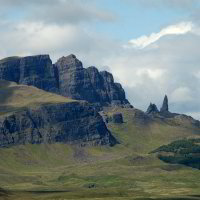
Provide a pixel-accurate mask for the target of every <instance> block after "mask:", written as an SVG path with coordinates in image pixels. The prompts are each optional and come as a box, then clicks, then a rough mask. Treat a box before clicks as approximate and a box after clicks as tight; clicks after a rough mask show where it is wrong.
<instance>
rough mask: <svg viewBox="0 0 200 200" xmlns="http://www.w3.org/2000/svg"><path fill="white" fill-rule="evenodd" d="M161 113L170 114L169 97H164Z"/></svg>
mask: <svg viewBox="0 0 200 200" xmlns="http://www.w3.org/2000/svg"><path fill="white" fill-rule="evenodd" d="M160 112H169V108H168V98H167V95H165V97H164V100H163V104H162V107H161V108H160Z"/></svg>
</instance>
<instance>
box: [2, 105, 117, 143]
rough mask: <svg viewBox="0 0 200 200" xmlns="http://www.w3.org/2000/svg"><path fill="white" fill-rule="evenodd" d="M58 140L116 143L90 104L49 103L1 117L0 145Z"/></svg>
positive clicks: (66, 141) (65, 141)
mask: <svg viewBox="0 0 200 200" xmlns="http://www.w3.org/2000/svg"><path fill="white" fill-rule="evenodd" d="M55 142H61V143H70V144H79V145H111V146H112V145H114V144H116V143H117V141H116V139H115V138H114V137H113V136H112V135H111V133H110V132H109V130H108V129H107V127H106V125H105V123H104V122H103V119H102V117H101V116H100V115H99V114H98V113H97V112H96V111H95V110H94V109H93V108H92V107H91V106H89V105H88V104H87V103H80V102H71V103H58V104H48V105H42V106H40V107H38V108H27V109H24V110H21V111H18V112H15V113H12V114H10V115H6V116H1V117H0V147H10V146H14V145H20V144H40V143H55Z"/></svg>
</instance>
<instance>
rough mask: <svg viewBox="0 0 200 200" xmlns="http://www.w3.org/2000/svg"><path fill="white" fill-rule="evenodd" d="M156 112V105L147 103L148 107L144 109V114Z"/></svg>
mask: <svg viewBox="0 0 200 200" xmlns="http://www.w3.org/2000/svg"><path fill="white" fill-rule="evenodd" d="M158 112H159V111H158V108H157V106H156V105H155V104H152V103H150V105H149V107H148V109H147V111H146V114H155V113H158Z"/></svg>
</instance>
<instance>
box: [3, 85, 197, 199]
mask: <svg viewBox="0 0 200 200" xmlns="http://www.w3.org/2000/svg"><path fill="white" fill-rule="evenodd" d="M3 84H4V83H1V87H0V91H4V94H6V95H3V97H2V95H1V97H0V98H1V106H2V108H3V109H4V111H3V112H4V113H6V112H8V110H7V109H8V108H6V107H5V105H6V106H8V107H15V108H22V107H24V106H30V105H31V106H35V105H37V104H38V103H39V104H40V103H54V102H66V101H71V100H69V99H66V98H64V97H61V96H58V95H55V94H51V93H47V92H43V91H41V90H39V89H36V88H34V87H29V86H18V85H16V84H13V83H9V84H8V82H5V84H4V85H3ZM1 88H3V89H2V90H1ZM5 88H7V89H5ZM27 88H28V91H27ZM9 91H10V93H9ZM24 91H26V92H24ZM7 92H8V93H7ZM14 98H15V99H17V100H15V101H14V100H13V99H14ZM104 112H105V114H108V115H111V114H112V113H114V112H122V113H123V117H124V123H123V124H114V123H109V124H108V128H109V129H110V130H111V132H112V134H113V135H114V136H115V137H116V138H117V139H118V140H119V142H120V144H118V145H116V146H114V147H107V146H103V147H79V146H70V145H65V144H48V145H45V144H41V145H24V146H23V145H22V146H16V147H13V148H1V149H0V158H1V161H0V188H3V189H0V199H8V200H11V199H12V200H35V199H37V200H49V199H50V200H61V199H62V200H64V199H83V198H84V199H85V200H86V199H106V200H108V199H109V200H116V199H122V200H129V199H171V200H172V199H198V198H199V195H200V170H197V169H193V168H190V167H186V166H183V165H179V164H173V165H171V164H168V163H164V162H163V161H161V160H159V159H158V158H157V157H156V156H155V155H153V154H149V152H151V151H152V150H154V149H156V148H158V147H160V146H161V145H164V144H168V143H170V142H172V141H174V140H177V139H183V138H198V137H199V136H200V134H199V133H200V130H199V129H198V128H196V127H195V126H192V125H191V126H190V128H188V127H189V126H184V125H180V123H179V125H177V124H176V123H174V124H173V123H172V122H171V121H170V122H167V121H162V120H159V119H156V120H154V121H150V122H145V123H144V121H143V119H141V120H140V119H136V118H135V117H134V116H136V114H137V112H139V111H138V110H136V109H122V108H115V109H108V108H107V109H105V110H104Z"/></svg>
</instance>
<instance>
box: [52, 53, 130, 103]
mask: <svg viewBox="0 0 200 200" xmlns="http://www.w3.org/2000/svg"><path fill="white" fill-rule="evenodd" d="M55 66H56V68H57V69H58V76H59V88H60V93H61V95H63V96H68V97H71V98H74V99H84V100H87V101H89V102H92V103H100V104H118V105H126V106H130V104H129V102H128V100H126V98H125V92H124V90H123V88H122V86H121V85H120V84H119V83H115V82H114V79H113V76H112V74H111V73H109V72H106V71H103V72H99V71H98V70H97V68H95V67H89V68H87V69H85V68H83V66H82V63H81V62H80V61H79V60H78V59H77V58H76V57H75V56H74V55H69V56H67V57H62V58H60V59H59V60H58V61H57V62H56V63H55Z"/></svg>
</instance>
